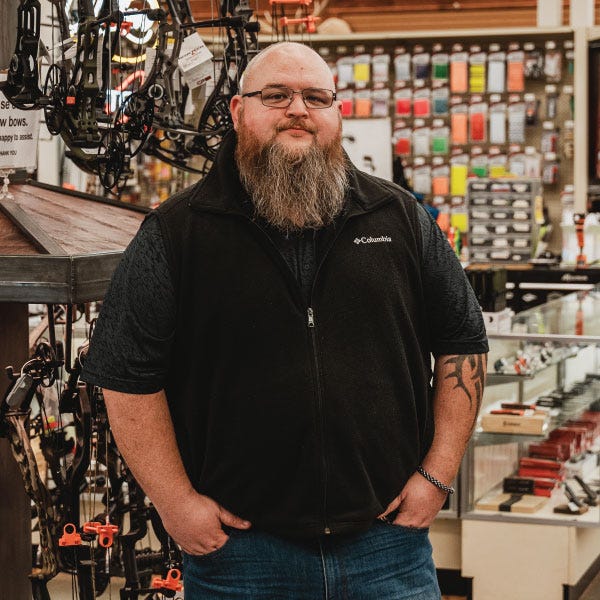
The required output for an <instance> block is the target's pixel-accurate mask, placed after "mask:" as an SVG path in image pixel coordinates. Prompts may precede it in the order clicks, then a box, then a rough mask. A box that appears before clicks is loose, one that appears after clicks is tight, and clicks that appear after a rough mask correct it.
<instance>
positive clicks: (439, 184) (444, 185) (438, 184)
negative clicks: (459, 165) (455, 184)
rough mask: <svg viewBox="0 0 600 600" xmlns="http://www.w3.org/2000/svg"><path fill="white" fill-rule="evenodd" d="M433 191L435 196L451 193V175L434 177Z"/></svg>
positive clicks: (432, 182) (432, 181)
mask: <svg viewBox="0 0 600 600" xmlns="http://www.w3.org/2000/svg"><path fill="white" fill-rule="evenodd" d="M431 191H432V192H433V195H434V196H446V195H447V194H449V193H450V178H449V177H445V176H444V177H434V178H433V179H432V180H431Z"/></svg>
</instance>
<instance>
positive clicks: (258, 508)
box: [82, 42, 487, 600]
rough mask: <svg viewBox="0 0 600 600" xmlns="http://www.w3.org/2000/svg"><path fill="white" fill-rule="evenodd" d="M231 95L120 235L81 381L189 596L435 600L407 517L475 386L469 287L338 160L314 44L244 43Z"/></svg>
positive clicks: (430, 229) (335, 125)
mask: <svg viewBox="0 0 600 600" xmlns="http://www.w3.org/2000/svg"><path fill="white" fill-rule="evenodd" d="M230 108H231V115H232V117H233V123H234V129H235V131H234V132H231V133H230V134H228V135H227V136H226V138H225V139H224V140H223V143H222V146H221V149H220V151H219V154H218V156H217V158H216V161H215V164H214V166H213V168H212V170H211V171H210V173H209V174H208V175H207V176H206V177H205V178H204V179H203V180H202V181H201V182H200V183H198V184H197V185H195V186H193V187H191V188H189V189H187V190H184V191H183V192H181V193H180V194H178V195H176V196H174V197H173V198H171V199H170V200H168V201H167V202H165V203H164V204H163V205H161V206H160V207H159V208H158V209H157V210H155V211H154V212H153V213H151V214H150V215H149V216H148V218H147V219H146V220H145V222H144V224H143V225H142V227H141V229H140V231H139V232H138V234H137V235H136V237H135V239H134V240H133V241H132V243H131V245H130V246H129V248H128V249H127V251H126V253H125V256H124V258H123V261H122V263H121V264H120V266H119V268H118V269H117V271H116V272H115V275H114V277H113V281H112V283H111V287H110V290H109V292H108V294H107V297H106V299H105V302H104V306H103V310H102V313H101V315H100V318H99V321H98V324H97V327H96V330H95V334H94V339H93V340H92V344H91V349H90V354H89V357H88V360H87V362H86V364H85V366H84V374H83V376H82V377H83V379H84V380H85V381H87V382H90V383H94V384H96V385H98V386H101V387H102V388H104V395H105V399H106V404H107V407H108V411H109V416H110V422H111V427H112V430H113V432H114V435H115V439H116V441H117V443H118V445H119V448H120V450H121V452H122V453H123V456H124V457H125V459H126V460H127V463H128V465H129V467H130V468H131V470H132V472H133V473H134V475H135V477H136V478H137V479H138V481H139V482H140V484H141V486H142V487H143V489H144V490H145V492H146V493H147V495H148V496H149V498H150V499H151V500H152V502H153V503H154V505H155V506H156V508H157V510H158V512H159V514H160V516H161V517H162V519H163V522H164V525H165V527H166V529H167V531H168V532H169V533H170V534H171V536H172V537H173V538H174V539H175V541H176V542H177V543H178V544H179V545H180V546H181V548H182V549H183V551H184V582H185V594H186V599H187V600H189V599H190V598H191V599H195V598H198V599H202V600H205V599H223V600H225V599H226V600H238V599H239V600H242V599H244V600H248V599H251V600H274V599H283V600H286V599H289V600H303V599H306V600H315V599H325V600H326V599H328V598H336V599H337V598H339V599H342V598H343V599H357V600H358V599H361V600H372V599H375V598H377V599H378V600H387V599H389V600H392V599H393V600H401V599H404V600H409V599H411V600H416V599H420V600H434V599H437V598H439V597H440V591H439V587H438V584H437V579H436V572H435V567H434V564H433V561H432V557H431V545H430V543H429V539H428V527H429V525H430V524H431V522H432V521H433V519H434V518H435V516H436V514H437V513H438V511H439V510H440V508H441V507H442V506H443V504H444V502H445V500H446V498H447V495H448V494H449V493H452V492H453V490H452V488H451V484H452V481H453V479H454V477H455V475H456V472H457V470H458V467H459V463H460V460H461V457H462V455H463V452H464V449H465V446H466V443H467V441H468V439H469V436H470V433H471V431H472V428H473V426H474V423H475V419H476V416H477V411H478V408H479V405H480V402H481V395H482V392H483V383H484V373H485V360H486V352H487V340H486V337H485V330H484V326H483V321H482V318H481V313H480V310H479V307H478V305H477V302H476V300H475V298H474V295H473V293H472V291H471V289H470V287H469V285H468V283H467V281H466V278H465V276H464V273H463V271H462V269H461V267H460V264H459V262H458V261H457V259H456V257H455V256H454V254H453V253H452V250H451V249H450V246H449V244H448V243H447V242H446V240H445V239H444V237H443V235H442V234H441V232H440V231H439V229H438V228H437V226H436V225H435V223H433V221H432V220H431V219H430V217H429V216H428V215H427V213H426V212H425V211H424V210H423V209H422V207H420V206H419V205H418V204H417V203H416V202H415V200H414V199H413V198H412V197H411V196H410V195H409V194H407V193H406V192H405V191H404V190H402V189H401V188H399V187H397V186H395V185H393V184H392V183H389V182H387V181H383V180H380V179H377V178H375V177H373V176H371V175H367V174H365V173H362V172H360V171H358V170H357V169H356V168H355V167H354V166H353V165H352V164H351V163H350V162H349V160H348V158H347V156H346V155H345V154H344V152H343V150H342V144H341V128H342V121H341V108H340V102H339V101H338V100H337V99H336V94H335V87H334V80H333V77H332V74H331V72H330V70H329V68H328V67H327V65H326V64H325V63H324V62H323V60H322V59H321V58H320V57H319V55H318V54H316V53H315V52H314V51H312V50H311V49H309V48H307V47H305V46H303V45H300V44H295V43H289V42H288V43H281V44H276V45H273V46H271V47H269V48H267V49H266V50H264V51H262V52H261V53H259V54H258V55H257V56H256V57H255V58H254V60H253V61H252V62H251V63H250V64H249V66H248V68H247V70H246V72H245V73H244V76H243V80H242V82H241V93H240V95H238V96H235V97H234V98H233V99H232V101H231V107H230ZM382 143H388V141H385V140H382ZM432 356H433V357H434V364H435V366H434V377H433V385H432V369H431V357H432Z"/></svg>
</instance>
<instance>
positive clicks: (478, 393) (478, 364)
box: [444, 354, 485, 412]
mask: <svg viewBox="0 0 600 600" xmlns="http://www.w3.org/2000/svg"><path fill="white" fill-rule="evenodd" d="M483 362H484V361H483V355H482V354H459V355H457V356H453V357H452V358H448V359H447V360H446V361H445V362H444V365H453V366H454V368H453V370H452V372H450V373H448V375H446V377H445V378H444V379H450V378H453V377H456V385H455V386H454V389H456V388H460V389H461V390H463V391H464V392H465V394H466V395H467V398H468V399H469V406H470V407H471V408H472V407H473V396H472V395H471V389H470V387H467V384H466V382H465V377H464V376H463V368H464V366H465V364H466V363H467V364H468V366H469V367H470V377H469V375H467V377H468V378H469V379H470V381H471V382H472V387H474V388H475V389H474V392H475V402H476V403H477V412H479V407H480V406H481V398H482V396H483V386H484V382H485V372H484V370H483Z"/></svg>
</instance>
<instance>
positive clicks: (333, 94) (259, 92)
mask: <svg viewBox="0 0 600 600" xmlns="http://www.w3.org/2000/svg"><path fill="white" fill-rule="evenodd" d="M268 89H277V90H281V91H283V90H289V91H290V92H292V95H291V96H290V97H289V98H288V100H289V102H288V103H287V104H285V105H283V104H282V105H280V106H274V105H272V104H265V103H264V101H263V98H262V93H263V91H264V90H268ZM310 90H319V91H324V92H329V93H331V104H328V105H327V106H308V104H306V98H305V97H304V93H305V92H309V91H310ZM294 94H300V97H301V98H302V102H304V106H306V108H308V109H311V110H322V109H324V108H331V107H332V106H333V103H334V102H335V101H336V100H337V93H336V92H334V91H333V90H330V89H327V88H316V87H310V88H304V89H303V90H293V89H292V88H289V87H278V86H266V87H264V88H263V89H262V90H257V91H255V92H247V93H246V94H242V98H252V97H253V96H260V101H261V103H262V105H263V106H266V107H267V108H287V107H288V106H290V105H291V104H292V102H293V101H294Z"/></svg>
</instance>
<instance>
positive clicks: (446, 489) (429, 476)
mask: <svg viewBox="0 0 600 600" xmlns="http://www.w3.org/2000/svg"><path fill="white" fill-rule="evenodd" d="M417 472H418V473H420V474H421V475H423V477H425V479H427V481H429V483H433V485H435V487H436V488H438V489H440V490H442V492H446V494H454V488H453V487H452V486H450V485H446V484H445V483H442V482H441V481H440V480H439V479H436V478H435V477H434V476H433V475H432V474H431V473H428V472H427V471H426V470H425V469H424V468H423V467H422V466H421V465H419V466H418V467H417Z"/></svg>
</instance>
